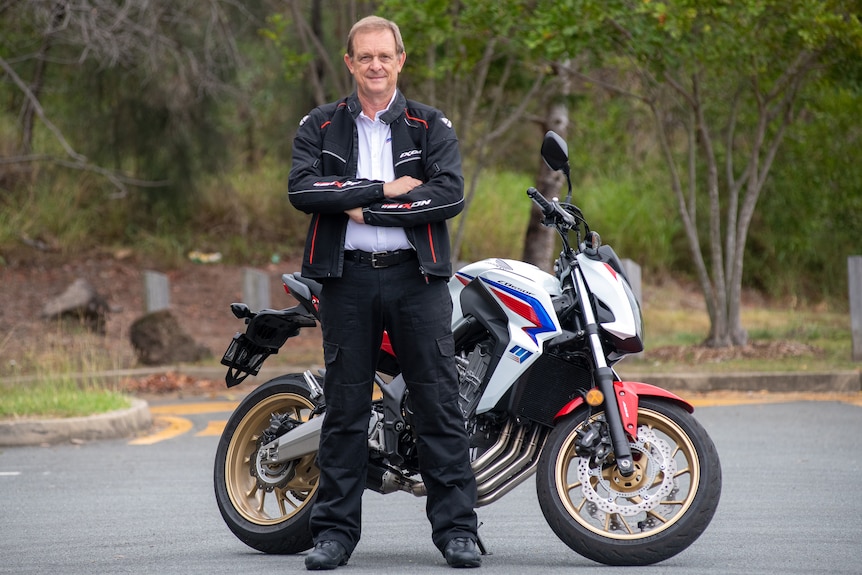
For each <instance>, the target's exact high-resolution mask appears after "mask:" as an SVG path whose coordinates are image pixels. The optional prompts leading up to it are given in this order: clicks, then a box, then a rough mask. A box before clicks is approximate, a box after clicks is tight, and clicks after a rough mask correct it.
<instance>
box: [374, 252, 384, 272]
mask: <svg viewBox="0 0 862 575" xmlns="http://www.w3.org/2000/svg"><path fill="white" fill-rule="evenodd" d="M387 253H388V252H371V267H372V268H375V269H380V268H385V267H386V265H387V264H385V263H383V262H380V263H378V262H377V258H382V257H385V256H386V254H387Z"/></svg>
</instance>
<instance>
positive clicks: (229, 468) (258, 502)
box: [213, 374, 320, 553]
mask: <svg viewBox="0 0 862 575" xmlns="http://www.w3.org/2000/svg"><path fill="white" fill-rule="evenodd" d="M314 407H315V404H314V402H313V401H312V400H311V395H310V393H309V391H308V388H307V387H306V385H305V382H304V380H303V376H302V375H299V374H291V375H284V376H281V377H277V378H275V379H273V380H271V381H268V382H267V383H265V384H263V385H261V386H260V387H258V388H257V389H255V390H254V391H253V392H252V393H250V394H249V395H248V396H247V397H246V398H245V399H244V400H243V401H242V402H241V403H240V404H239V406H238V407H237V408H236V410H235V411H234V412H233V414H231V416H230V419H229V420H228V422H227V424H226V425H225V429H224V432H223V433H222V436H221V439H220V440H219V444H218V449H217V450H216V458H215V468H214V473H213V475H214V483H215V496H216V502H217V504H218V508H219V511H220V512H221V515H222V518H223V519H224V521H225V523H226V524H227V526H228V527H229V528H230V530H231V531H232V532H233V533H234V535H236V536H237V537H238V538H239V539H240V540H241V541H242V542H243V543H245V544H246V545H248V546H250V547H253V548H254V549H257V550H258V551H262V552H264V553H299V552H301V551H305V550H307V549H309V548H311V547H312V545H313V543H312V539H311V530H310V529H309V526H308V517H309V514H310V512H311V506H312V503H313V501H314V496H315V493H316V490H317V482H318V479H319V477H320V471H319V470H318V468H317V464H316V457H317V454H316V453H313V454H311V455H307V456H305V457H302V458H300V459H297V460H295V461H289V462H286V463H281V464H277V465H267V464H264V463H262V462H261V461H260V459H259V457H258V448H259V446H260V445H263V444H264V443H266V442H267V441H269V440H270V439H271V438H272V434H273V433H276V428H277V427H278V425H281V426H282V431H283V430H284V426H288V427H291V426H295V425H299V424H301V423H302V422H305V421H308V419H309V417H311V413H312V410H313V409H314Z"/></svg>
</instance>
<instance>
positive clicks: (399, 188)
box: [383, 176, 422, 198]
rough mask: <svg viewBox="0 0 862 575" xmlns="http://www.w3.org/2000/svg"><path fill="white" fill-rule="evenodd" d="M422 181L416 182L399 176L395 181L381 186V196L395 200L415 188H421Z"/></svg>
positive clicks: (411, 178) (414, 179)
mask: <svg viewBox="0 0 862 575" xmlns="http://www.w3.org/2000/svg"><path fill="white" fill-rule="evenodd" d="M421 185H422V180H417V179H416V178H413V177H411V176H401V177H400V178H398V179H397V180H392V181H391V182H386V183H385V184H383V195H384V196H385V197H387V198H395V197H398V196H403V195H404V194H406V193H407V192H409V191H410V190H412V189H413V188H415V187H416V186H421Z"/></svg>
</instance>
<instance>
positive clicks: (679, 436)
mask: <svg viewBox="0 0 862 575" xmlns="http://www.w3.org/2000/svg"><path fill="white" fill-rule="evenodd" d="M602 415H603V414H596V415H595V416H594V417H593V418H591V420H595V419H596V418H598V417H601V416H602ZM582 425H583V424H582ZM580 427H581V426H579V427H577V428H575V429H574V430H572V432H571V433H570V434H569V435H568V437H566V439H565V440H564V442H563V445H562V449H560V451H559V454H558V455H557V460H556V465H555V470H554V473H555V476H554V479H555V484H556V486H557V494H558V496H559V498H560V500H561V501H562V503H563V506H564V507H565V509H566V511H567V512H568V513H569V515H571V517H572V518H573V519H574V520H575V521H576V522H578V523H579V524H580V525H581V526H582V527H584V528H585V529H588V530H589V531H592V532H593V533H596V534H597V535H600V536H602V537H606V538H609V539H617V540H637V539H643V538H646V537H652V536H654V535H656V534H658V533H661V532H662V531H664V530H666V529H668V528H669V527H671V526H672V525H673V524H675V523H676V522H677V521H679V520H680V519H681V518H682V517H683V516H684V515H685V513H686V512H687V511H688V509H689V507H691V504H692V503H693V501H694V498H695V496H696V495H697V490H698V487H699V485H700V462H699V459H698V456H697V451H696V450H695V447H694V444H693V443H692V441H691V439H690V438H689V436H688V434H687V433H685V431H684V430H683V429H682V428H681V427H680V426H679V425H678V424H677V423H676V422H675V421H673V420H672V419H670V418H669V417H667V416H665V415H663V414H661V413H658V412H656V411H652V410H649V409H643V408H642V409H640V410H639V411H638V434H639V436H641V430H645V431H646V432H647V433H649V432H652V433H650V435H653V434H654V435H655V436H657V437H658V438H660V440H661V441H664V442H666V443H667V444H668V446H669V447H670V453H671V458H672V459H673V461H674V462H675V469H674V470H673V473H672V477H671V474H668V479H670V480H672V481H673V485H674V489H673V492H672V493H671V494H670V495H669V496H668V497H665V498H663V499H660V501H659V502H658V503H657V504H655V506H654V507H652V508H651V509H649V510H647V511H644V512H641V513H638V514H637V515H632V516H624V515H622V514H619V513H608V512H604V511H601V510H599V509H597V508H596V506H595V505H594V504H593V503H592V502H591V501H589V500H588V498H587V496H586V495H585V494H584V490H585V488H586V489H587V490H590V489H592V490H594V491H598V490H599V489H600V486H599V483H603V484H609V485H612V486H613V489H614V493H613V494H610V495H609V497H615V498H617V499H618V500H622V501H623V502H629V503H635V504H640V505H642V504H643V502H644V499H645V498H644V492H646V495H647V496H648V495H649V491H650V490H651V489H652V488H654V487H656V486H658V485H659V484H660V483H661V482H663V481H665V479H666V477H665V472H664V471H661V470H660V469H650V466H651V465H654V464H656V463H657V462H656V461H654V460H653V459H651V458H650V457H648V455H647V454H646V453H645V451H644V449H643V446H641V449H639V450H635V449H634V447H635V444H632V446H633V450H632V451H633V455H635V456H636V461H635V466H636V469H635V473H634V474H633V475H632V476H629V477H628V478H626V477H624V476H623V475H622V474H620V473H619V470H618V468H617V467H616V465H614V464H613V463H611V464H610V465H608V466H607V467H605V468H604V469H602V470H601V472H600V473H599V475H600V476H601V479H599V477H598V476H596V475H593V476H592V477H591V484H590V485H589V486H586V487H585V485H584V483H583V482H582V480H581V479H580V478H579V474H578V465H579V464H580V463H582V461H581V458H580V457H578V455H576V454H575V438H576V435H577V433H576V432H577V430H578V429H579V428H580ZM645 434H646V433H645Z"/></svg>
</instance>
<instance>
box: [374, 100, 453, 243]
mask: <svg viewBox="0 0 862 575" xmlns="http://www.w3.org/2000/svg"><path fill="white" fill-rule="evenodd" d="M425 147H426V150H425V156H424V158H423V159H424V164H423V171H424V177H423V178H422V180H423V182H424V183H423V184H422V185H420V186H416V187H415V188H413V189H412V190H411V191H410V192H409V193H407V194H404V195H402V196H399V197H397V198H391V199H386V198H384V199H382V200H380V201H375V202H373V203H371V204H368V205H367V207H365V208H364V209H363V215H364V216H365V223H367V224H371V225H375V226H389V227H403V228H407V227H413V226H419V225H424V224H427V223H431V222H439V221H444V220H448V219H450V218H453V217H454V216H456V215H458V214H459V213H461V210H462V209H463V208H464V177H463V175H462V173H461V152H460V150H459V146H458V138H457V136H456V135H455V130H454V129H453V128H452V124H451V122H449V120H448V119H446V118H445V117H443V115H442V113H440V112H439V111H437V110H435V111H434V113H433V114H431V115H430V116H429V119H428V139H427V144H426V146H425Z"/></svg>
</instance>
